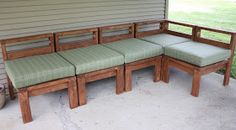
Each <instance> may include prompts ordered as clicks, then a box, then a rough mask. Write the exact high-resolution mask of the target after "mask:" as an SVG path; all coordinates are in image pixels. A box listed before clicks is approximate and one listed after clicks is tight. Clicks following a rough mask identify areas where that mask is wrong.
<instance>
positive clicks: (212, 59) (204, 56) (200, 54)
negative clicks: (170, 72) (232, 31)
mask: <svg viewBox="0 0 236 130" xmlns="http://www.w3.org/2000/svg"><path fill="white" fill-rule="evenodd" d="M165 55H167V56H170V57H173V58H177V59H180V60H183V61H186V62H188V63H191V64H194V65H197V66H201V67H202V66H206V65H210V64H213V63H216V62H219V61H223V60H225V59H228V58H229V57H230V50H227V49H223V48H219V47H216V46H211V45H207V44H203V43H199V42H193V41H191V42H185V43H180V44H175V45H172V46H168V47H165Z"/></svg>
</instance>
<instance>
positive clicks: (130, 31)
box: [99, 23, 134, 44]
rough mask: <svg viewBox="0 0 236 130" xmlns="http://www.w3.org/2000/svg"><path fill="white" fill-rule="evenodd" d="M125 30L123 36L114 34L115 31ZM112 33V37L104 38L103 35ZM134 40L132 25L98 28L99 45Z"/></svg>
mask: <svg viewBox="0 0 236 130" xmlns="http://www.w3.org/2000/svg"><path fill="white" fill-rule="evenodd" d="M121 30H126V31H128V33H125V34H115V33H116V31H121ZM106 32H107V33H114V35H111V36H110V35H109V36H105V35H104V33H106ZM128 38H134V24H132V23H130V24H120V25H112V26H105V27H100V28H99V43H101V44H104V43H109V42H114V41H118V40H122V39H128Z"/></svg>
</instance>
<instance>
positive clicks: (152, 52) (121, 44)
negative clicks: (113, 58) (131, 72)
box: [103, 38, 163, 63]
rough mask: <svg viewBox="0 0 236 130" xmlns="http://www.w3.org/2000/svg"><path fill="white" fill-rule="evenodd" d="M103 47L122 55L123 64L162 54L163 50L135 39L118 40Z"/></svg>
mask: <svg viewBox="0 0 236 130" xmlns="http://www.w3.org/2000/svg"><path fill="white" fill-rule="evenodd" d="M103 45H104V46H106V47H108V48H111V49H113V50H115V51H117V52H119V53H120V54H122V55H124V57H125V63H130V62H134V61H137V60H141V59H146V58H150V57H155V56H158V55H161V54H163V48H162V47H161V46H159V45H155V44H151V43H149V42H146V41H143V40H140V39H135V38H132V39H126V40H120V41H116V42H112V43H108V44H103Z"/></svg>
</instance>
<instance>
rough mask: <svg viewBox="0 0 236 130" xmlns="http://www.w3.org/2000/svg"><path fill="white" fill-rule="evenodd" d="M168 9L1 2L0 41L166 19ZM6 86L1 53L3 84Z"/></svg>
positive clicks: (41, 0) (137, 2)
mask: <svg viewBox="0 0 236 130" xmlns="http://www.w3.org/2000/svg"><path fill="white" fill-rule="evenodd" d="M167 5H168V2H167V0H38V1H36V0H9V1H7V0H0V39H6V38H15V37H21V36H29V35H35V34H42V33H49V32H58V31H66V30H75V29H82V28H88V27H98V26H104V25H113V24H121V23H129V22H136V21H143V20H148V19H163V18H165V17H167V14H166V11H167V7H168V6H167ZM15 48H20V47H19V46H15ZM5 83H7V81H6V74H5V69H4V63H3V59H2V53H1V52H0V84H5Z"/></svg>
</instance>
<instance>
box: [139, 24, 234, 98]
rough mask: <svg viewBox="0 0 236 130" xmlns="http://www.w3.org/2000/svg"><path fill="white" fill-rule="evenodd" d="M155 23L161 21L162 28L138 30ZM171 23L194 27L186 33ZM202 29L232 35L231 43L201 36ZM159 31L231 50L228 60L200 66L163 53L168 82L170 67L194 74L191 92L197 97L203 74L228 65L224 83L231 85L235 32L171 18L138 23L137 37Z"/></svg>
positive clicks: (163, 68)
mask: <svg viewBox="0 0 236 130" xmlns="http://www.w3.org/2000/svg"><path fill="white" fill-rule="evenodd" d="M155 23H160V29H158V30H152V31H146V32H138V28H140V26H142V25H148V24H155ZM169 24H175V25H180V26H185V27H190V28H192V34H185V33H181V32H177V31H173V30H170V29H169ZM201 30H206V31H211V32H216V33H222V34H228V35H231V41H230V43H229V44H227V43H224V42H220V41H216V40H212V39H207V38H202V37H201ZM159 33H167V34H172V35H176V36H180V37H185V38H189V39H192V40H193V41H196V42H201V43H205V44H209V45H213V46H217V47H221V48H225V49H230V50H231V56H230V58H229V59H228V60H224V61H221V62H218V63H215V64H211V65H208V66H204V67H199V66H196V65H193V64H190V63H187V62H185V61H181V60H178V59H175V58H172V57H169V56H165V55H163V60H162V80H163V81H164V82H166V83H168V82H169V68H171V67H174V68H177V69H180V70H182V71H185V72H188V73H190V74H192V75H193V81H192V92H191V94H192V95H193V96H195V97H198V96H199V89H200V80H201V76H202V75H205V74H209V73H211V72H215V71H217V70H219V69H222V68H224V67H226V72H225V75H224V83H223V85H224V86H227V85H229V80H230V72H231V66H232V63H233V57H234V50H235V44H236V33H235V32H230V31H224V30H219V29H213V28H208V27H200V26H196V25H192V24H186V23H181V22H175V21H170V20H153V21H145V22H140V23H136V37H137V38H140V37H144V36H149V35H154V34H159Z"/></svg>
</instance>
